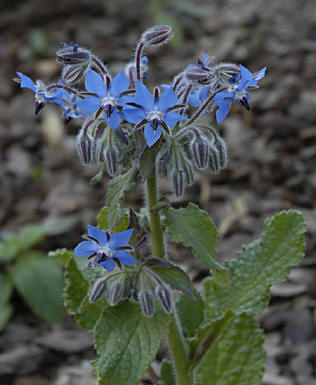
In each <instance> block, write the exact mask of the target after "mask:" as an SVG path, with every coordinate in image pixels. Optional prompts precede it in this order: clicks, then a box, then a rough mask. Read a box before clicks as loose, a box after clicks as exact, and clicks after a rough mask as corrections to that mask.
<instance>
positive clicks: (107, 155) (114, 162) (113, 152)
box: [104, 146, 119, 176]
mask: <svg viewBox="0 0 316 385" xmlns="http://www.w3.org/2000/svg"><path fill="white" fill-rule="evenodd" d="M104 159H105V164H106V168H107V172H108V173H109V175H110V176H114V175H115V174H116V173H117V171H118V167H119V162H118V151H117V149H116V147H114V146H107V147H106V149H105V151H104Z"/></svg>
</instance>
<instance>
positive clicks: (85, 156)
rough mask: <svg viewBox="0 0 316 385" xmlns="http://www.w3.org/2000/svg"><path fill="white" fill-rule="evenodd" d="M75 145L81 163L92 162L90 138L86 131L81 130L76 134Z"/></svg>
mask: <svg viewBox="0 0 316 385" xmlns="http://www.w3.org/2000/svg"><path fill="white" fill-rule="evenodd" d="M77 147H78V153H79V158H80V160H81V162H82V163H83V164H89V163H91V162H92V159H93V156H92V148H93V145H92V140H91V138H90V137H89V135H88V134H87V133H84V132H83V131H81V132H80V133H79V135H78V136H77Z"/></svg>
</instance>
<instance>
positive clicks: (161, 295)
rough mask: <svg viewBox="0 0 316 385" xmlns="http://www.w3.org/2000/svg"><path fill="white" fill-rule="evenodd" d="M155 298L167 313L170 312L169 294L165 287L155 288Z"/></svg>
mask: <svg viewBox="0 0 316 385" xmlns="http://www.w3.org/2000/svg"><path fill="white" fill-rule="evenodd" d="M156 296H157V298H158V300H159V301H160V303H161V305H162V306H163V308H164V309H165V310H166V312H167V313H170V312H171V310H172V302H171V293H170V291H169V289H168V288H167V287H166V286H162V285H159V286H158V287H157V288H156Z"/></svg>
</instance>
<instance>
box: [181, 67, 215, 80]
mask: <svg viewBox="0 0 316 385" xmlns="http://www.w3.org/2000/svg"><path fill="white" fill-rule="evenodd" d="M185 77H186V79H187V80H188V81H189V82H190V83H195V84H210V83H211V82H212V78H213V76H212V75H211V73H210V72H208V71H205V70H204V69H203V68H200V67H191V68H188V70H186V71H185Z"/></svg>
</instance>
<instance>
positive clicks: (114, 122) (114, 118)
mask: <svg viewBox="0 0 316 385" xmlns="http://www.w3.org/2000/svg"><path fill="white" fill-rule="evenodd" d="M104 119H105V120H106V122H107V124H108V125H109V126H110V127H111V128H112V129H113V130H116V129H117V127H118V126H119V125H120V122H121V115H120V113H119V112H118V110H117V109H116V108H114V110H113V111H112V113H111V115H110V117H109V118H108V117H107V116H106V113H105V114H104Z"/></svg>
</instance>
